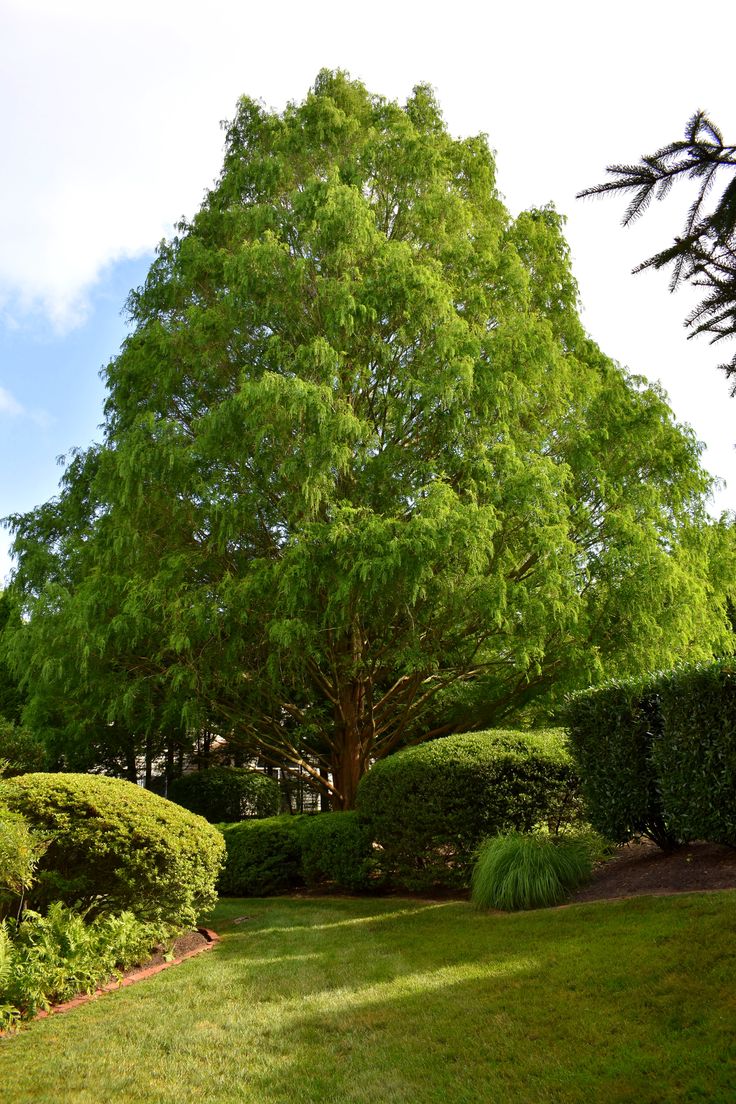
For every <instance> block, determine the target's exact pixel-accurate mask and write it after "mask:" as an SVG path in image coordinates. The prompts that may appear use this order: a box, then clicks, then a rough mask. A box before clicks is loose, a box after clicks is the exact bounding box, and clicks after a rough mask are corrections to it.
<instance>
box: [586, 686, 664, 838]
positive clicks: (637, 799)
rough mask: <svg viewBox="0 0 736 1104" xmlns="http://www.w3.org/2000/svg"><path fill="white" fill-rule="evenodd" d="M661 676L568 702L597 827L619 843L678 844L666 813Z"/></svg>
mask: <svg viewBox="0 0 736 1104" xmlns="http://www.w3.org/2000/svg"><path fill="white" fill-rule="evenodd" d="M659 693H660V683H659V680H658V679H650V680H648V681H645V680H636V681H633V680H632V681H627V682H613V683H609V684H607V685H606V686H604V687H600V688H598V689H595V690H587V691H585V692H584V693H580V694H577V695H575V696H574V697H573V698H572V699H571V700H570V701H569V702H568V705H567V718H566V719H567V722H568V725H569V736H570V750H571V752H572V754H573V757H574V759H575V762H576V763H577V767H578V771H579V773H580V784H581V789H582V792H583V796H584V799H585V803H586V807H587V811H588V816H589V817H590V822H591V824H592V825H593V827H594V828H595V829H596V830H597V831H599V832H601V833H602V834H603V835H604V836H606V837H607V838H608V839H610V840H612V841H614V842H616V843H626V841H627V840H630V839H632V838H633V837H634V836H647V837H649V838H650V839H652V840H654V841H655V842H656V843H657V844H659V846H660V847H663V848H665V849H666V848H670V847H673V846H674V845H675V844H676V842H677V836H676V833H675V832H674V831H673V830H672V828H671V826H670V825H669V823H668V818H667V816H666V814H665V809H664V805H663V802H662V793H661V785H660V781H659V776H658V771H657V767H656V765H655V762H654V750H653V749H654V747H655V746H656V745H657V744H659V743H660V742H661V739H662V718H661V716H660V711H659Z"/></svg>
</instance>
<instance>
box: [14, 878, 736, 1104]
mask: <svg viewBox="0 0 736 1104" xmlns="http://www.w3.org/2000/svg"><path fill="white" fill-rule="evenodd" d="M735 904H736V902H735V899H734V894H733V893H718V894H713V895H710V896H684V897H677V898H668V899H653V898H642V899H638V900H630V901H620V902H615V903H605V904H597V905H578V906H571V907H569V908H563V909H556V910H553V911H538V912H534V913H523V914H515V915H502V914H493V913H482V912H478V911H475V910H473V909H471V908H470V907H469V906H468V905H467V904H465V903H462V902H456V901H424V900H408V899H405V898H390V899H381V900H364V899H363V900H357V899H349V898H345V899H339V898H329V899H288V898H274V899H270V900H253V899H249V900H226V901H223V902H221V904H220V905H219V906H218V908H217V910H216V911H215V913H214V914H213V915H212V917H211V923H212V924H213V925H214V927H215V928H216V929H219V931H220V932H221V933H222V936H223V939H222V943H221V944H220V945H218V946H217V947H216V948H215V949H214V950H212V951H210V952H208V953H206V954H204V955H201V956H199V957H197V958H194V959H192V960H191V961H189V962H187V963H185V964H183V965H182V966H178V967H175V968H172V969H171V970H168V971H167V972H165V973H163V974H160V975H159V976H157V977H155V978H152V979H150V980H147V981H144V982H141V983H140V984H137V985H134V986H132V987H130V988H128V989H125V990H122V991H121V992H118V993H114V994H112V995H110V996H106V997H104V998H101V999H99V1000H96V1001H93V1002H92V1003H89V1004H87V1005H85V1006H83V1007H80V1008H78V1009H76V1010H75V1011H73V1012H71V1013H68V1014H65V1015H60V1016H52V1017H50V1018H48V1019H46V1020H44V1021H42V1022H39V1023H36V1024H34V1025H33V1026H32V1027H31V1028H30V1029H29V1030H26V1031H23V1032H22V1033H21V1034H20V1035H19V1036H17V1037H15V1038H13V1039H11V1040H6V1041H5V1042H4V1043H3V1044H2V1046H0V1083H1V1084H2V1086H3V1092H2V1098H3V1102H4V1104H31V1102H33V1104H58V1102H59V1101H61V1100H63V1101H64V1102H65V1104H99V1101H101V1100H104V1101H106V1102H116V1101H120V1102H121V1104H123V1102H129V1101H131V1102H132V1101H144V1102H147V1104H152V1102H153V1101H155V1102H156V1104H187V1102H189V1101H191V1102H193V1104H194V1102H196V1104H231V1102H237V1101H243V1102H245V1101H247V1102H248V1104H283V1102H285V1101H300V1102H304V1104H317V1102H322V1101H324V1102H328V1101H329V1102H332V1101H335V1102H337V1101H355V1102H366V1104H368V1102H370V1104H373V1102H375V1101H377V1100H380V1101H386V1102H387V1104H388V1102H394V1101H396V1102H398V1101H401V1102H406V1104H434V1102H437V1104H446V1102H448V1101H452V1102H453V1104H471V1102H473V1104H475V1102H477V1104H486V1102H487V1101H499V1102H503V1101H514V1102H519V1101H524V1102H525V1104H527V1102H528V1104H534V1102H537V1101H540V1102H541V1101H564V1102H565V1104H575V1102H578V1101H579V1102H580V1104H583V1102H589V1101H601V1102H602V1101H605V1102H607V1104H608V1102H609V1101H610V1102H614V1101H627V1102H631V1101H637V1102H641V1104H646V1102H651V1104H654V1102H658V1104H660V1102H662V1101H668V1102H669V1101H680V1100H682V1101H685V1100H687V1101H693V1100H707V1101H709V1102H723V1104H726V1102H727V1101H729V1100H731V1099H733V1096H732V1093H733V1081H734V1075H735V1074H736V1070H735V1069H734V1056H733V1023H734V1019H735V1018H736V990H735V989H734V985H733V981H734V977H735V976H736V950H735V947H736V941H735V938H734V937H735V936H736V907H735Z"/></svg>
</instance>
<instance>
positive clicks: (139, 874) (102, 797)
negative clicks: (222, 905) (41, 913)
mask: <svg viewBox="0 0 736 1104" xmlns="http://www.w3.org/2000/svg"><path fill="white" fill-rule="evenodd" d="M2 796H3V800H4V801H5V802H6V803H7V805H8V806H9V807H10V808H11V809H12V810H14V811H15V812H18V813H21V814H22V815H23V816H24V817H25V818H26V820H27V821H28V823H29V824H30V826H31V827H32V828H33V829H35V830H36V831H37V832H38V833H39V834H40V835H42V836H44V837H45V838H47V839H48V840H50V842H49V846H48V848H47V850H46V851H45V853H44V855H43V857H42V858H41V859H40V861H39V864H38V870H37V877H36V881H35V883H34V885H33V887H32V888H31V891H30V893H29V904H30V905H31V906H32V907H33V908H36V909H40V910H44V909H45V908H46V907H47V905H48V904H49V902H51V901H61V902H63V903H65V904H68V905H75V904H76V905H79V906H81V907H82V908H89V909H90V910H91V913H92V915H97V914H98V913H107V912H122V911H125V910H129V911H131V912H132V913H134V914H135V916H136V917H138V919H141V920H150V921H157V922H158V921H163V922H166V923H170V924H174V925H179V926H185V925H192V924H194V923H195V922H196V920H197V916H198V914H199V913H201V912H203V911H205V910H206V909H208V908H210V907H211V906H212V905H213V904H214V903H215V900H216V893H215V883H216V879H217V875H218V873H219V870H220V867H221V865H222V861H223V858H224V851H225V848H224V844H223V840H222V835H221V833H220V832H218V831H217V829H216V828H214V827H213V826H212V825H210V824H208V823H207V821H206V820H204V819H203V818H202V817H199V816H195V814H193V813H190V812H189V811H188V810H186V809H182V808H180V807H178V806H177V805H174V804H173V803H172V802H171V801H167V800H166V799H165V798H162V797H157V796H156V795H155V794H152V793H150V792H149V791H147V790H144V789H141V788H140V787H139V786H136V785H134V784H133V783H132V782H124V781H122V780H121V779H118V778H106V777H103V776H100V775H89V774H25V775H22V776H20V777H19V778H11V779H8V780H7V781H6V782H4V784H3V788H2Z"/></svg>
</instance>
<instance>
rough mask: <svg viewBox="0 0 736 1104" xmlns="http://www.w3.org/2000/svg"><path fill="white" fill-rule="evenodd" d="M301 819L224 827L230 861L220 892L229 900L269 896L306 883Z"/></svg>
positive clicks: (223, 876)
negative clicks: (304, 878) (232, 898)
mask: <svg viewBox="0 0 736 1104" xmlns="http://www.w3.org/2000/svg"><path fill="white" fill-rule="evenodd" d="M305 819H306V818H305V817H301V816H278V817H267V818H266V819H264V820H243V821H241V822H240V823H239V824H223V825H220V830H221V832H222V834H223V836H224V837H225V846H226V848H227V858H226V861H225V867H224V869H223V871H222V874H221V875H220V880H219V883H218V889H219V891H220V893H222V894H225V896H228V897H269V896H271V894H274V893H286V892H287V891H288V890H290V889H293V888H294V887H295V886H298V885H302V884H303V878H302V873H301V863H302V831H301V829H302V821H303V820H305Z"/></svg>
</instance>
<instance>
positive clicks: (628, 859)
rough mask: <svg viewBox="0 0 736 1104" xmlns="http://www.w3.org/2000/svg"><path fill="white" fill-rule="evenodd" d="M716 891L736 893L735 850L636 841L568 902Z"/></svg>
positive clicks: (711, 845)
mask: <svg viewBox="0 0 736 1104" xmlns="http://www.w3.org/2000/svg"><path fill="white" fill-rule="evenodd" d="M714 889H736V848H733V847H725V846H724V845H723V844H718V843H702V842H697V843H688V844H686V845H685V846H684V847H681V848H680V849H679V850H677V851H670V852H665V851H661V850H660V849H659V848H658V847H657V846H656V844H654V843H652V842H651V840H637V841H632V842H631V843H627V844H625V845H624V846H623V847H620V848H619V849H618V851H617V852H616V854H615V855H614V856H613V857H612V858H610V859H608V860H607V861H606V862H603V863H600V864H599V866H598V867H597V868H596V869H595V870H594V872H593V877H592V879H591V880H590V881H589V882H588V883H587V885H585V886H584V887H583V888H582V889H581V890H579V891H578V892H577V893H575V894H574V895H573V896H572V897H571V898H570V900H569V903H570V904H577V903H578V902H582V901H609V900H612V899H614V898H616V897H639V896H644V895H655V896H662V895H664V894H668V893H701V892H704V891H707V890H714Z"/></svg>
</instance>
